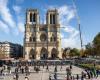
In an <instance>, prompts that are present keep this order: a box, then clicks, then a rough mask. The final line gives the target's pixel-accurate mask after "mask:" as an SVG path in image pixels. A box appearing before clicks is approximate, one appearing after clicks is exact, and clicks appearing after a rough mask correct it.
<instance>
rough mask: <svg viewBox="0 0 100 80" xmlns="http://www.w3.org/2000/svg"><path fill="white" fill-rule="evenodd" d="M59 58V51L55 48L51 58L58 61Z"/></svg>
mask: <svg viewBox="0 0 100 80" xmlns="http://www.w3.org/2000/svg"><path fill="white" fill-rule="evenodd" d="M57 57H58V50H57V49H56V48H53V49H52V50H51V58H52V59H56V58H57Z"/></svg>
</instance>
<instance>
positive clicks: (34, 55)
mask: <svg viewBox="0 0 100 80" xmlns="http://www.w3.org/2000/svg"><path fill="white" fill-rule="evenodd" d="M29 58H30V59H36V52H35V50H34V49H31V50H30V53H29Z"/></svg>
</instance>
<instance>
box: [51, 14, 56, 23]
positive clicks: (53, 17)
mask: <svg viewBox="0 0 100 80" xmlns="http://www.w3.org/2000/svg"><path fill="white" fill-rule="evenodd" d="M52 17H53V21H52V23H53V24H55V14H53V16H52Z"/></svg>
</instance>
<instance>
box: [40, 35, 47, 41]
mask: <svg viewBox="0 0 100 80" xmlns="http://www.w3.org/2000/svg"><path fill="white" fill-rule="evenodd" d="M40 40H41V41H43V42H44V41H46V40H47V36H46V34H41V35H40Z"/></svg>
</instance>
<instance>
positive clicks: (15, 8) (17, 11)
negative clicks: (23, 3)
mask: <svg viewBox="0 0 100 80" xmlns="http://www.w3.org/2000/svg"><path fill="white" fill-rule="evenodd" d="M13 9H14V11H15V12H16V13H17V14H19V13H20V12H21V7H19V6H17V5H16V6H13Z"/></svg>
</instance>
